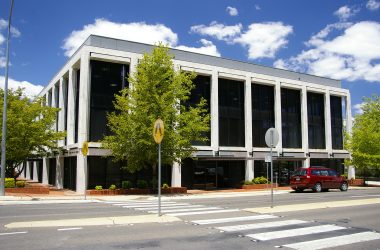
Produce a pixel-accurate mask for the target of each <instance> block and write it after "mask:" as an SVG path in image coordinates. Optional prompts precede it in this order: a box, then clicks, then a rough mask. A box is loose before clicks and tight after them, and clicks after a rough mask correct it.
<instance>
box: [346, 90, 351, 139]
mask: <svg viewBox="0 0 380 250" xmlns="http://www.w3.org/2000/svg"><path fill="white" fill-rule="evenodd" d="M346 131H347V133H349V134H351V132H352V115H351V95H350V92H348V91H347V96H346Z"/></svg>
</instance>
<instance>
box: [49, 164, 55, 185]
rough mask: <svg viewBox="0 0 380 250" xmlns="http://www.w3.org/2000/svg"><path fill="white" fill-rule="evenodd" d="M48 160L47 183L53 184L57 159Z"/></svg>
mask: <svg viewBox="0 0 380 250" xmlns="http://www.w3.org/2000/svg"><path fill="white" fill-rule="evenodd" d="M48 161H49V184H50V185H53V186H55V177H56V172H57V159H56V158H50V159H48Z"/></svg>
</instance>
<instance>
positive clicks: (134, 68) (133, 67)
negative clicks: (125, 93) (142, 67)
mask: <svg viewBox="0 0 380 250" xmlns="http://www.w3.org/2000/svg"><path fill="white" fill-rule="evenodd" d="M138 63H139V58H138V57H137V56H133V57H131V63H130V64H129V75H130V76H132V75H134V74H135V73H136V71H137V65H138ZM129 88H130V89H132V88H133V86H132V84H131V83H129Z"/></svg>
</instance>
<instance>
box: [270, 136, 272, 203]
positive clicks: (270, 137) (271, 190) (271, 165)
mask: <svg viewBox="0 0 380 250" xmlns="http://www.w3.org/2000/svg"><path fill="white" fill-rule="evenodd" d="M270 139H271V145H270V180H271V185H270V186H271V188H270V197H271V199H270V207H271V208H273V155H272V151H273V130H271V131H270Z"/></svg>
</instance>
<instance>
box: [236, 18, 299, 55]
mask: <svg viewBox="0 0 380 250" xmlns="http://www.w3.org/2000/svg"><path fill="white" fill-rule="evenodd" d="M292 32H293V28H292V26H290V25H284V24H283V23H282V22H268V23H253V24H251V25H249V27H248V30H247V31H246V32H245V33H243V34H241V35H240V37H237V38H235V39H234V41H233V42H234V43H239V44H241V45H243V46H244V47H247V48H248V58H249V59H257V58H264V57H267V58H273V57H274V56H275V54H276V52H277V51H278V50H279V49H281V48H283V47H284V46H285V45H286V44H287V43H288V40H287V39H286V37H287V36H288V35H289V34H291V33H292Z"/></svg>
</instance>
